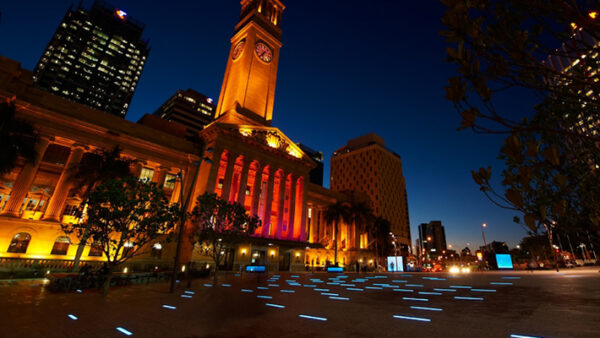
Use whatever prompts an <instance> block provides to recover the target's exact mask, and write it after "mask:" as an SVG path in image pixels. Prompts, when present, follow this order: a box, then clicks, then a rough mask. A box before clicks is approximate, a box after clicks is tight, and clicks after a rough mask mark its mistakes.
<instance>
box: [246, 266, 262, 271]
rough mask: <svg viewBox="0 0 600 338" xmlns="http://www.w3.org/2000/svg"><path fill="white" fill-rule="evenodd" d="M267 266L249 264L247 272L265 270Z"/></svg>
mask: <svg viewBox="0 0 600 338" xmlns="http://www.w3.org/2000/svg"><path fill="white" fill-rule="evenodd" d="M265 271H267V268H266V267H265V266H264V265H247V266H246V272H265Z"/></svg>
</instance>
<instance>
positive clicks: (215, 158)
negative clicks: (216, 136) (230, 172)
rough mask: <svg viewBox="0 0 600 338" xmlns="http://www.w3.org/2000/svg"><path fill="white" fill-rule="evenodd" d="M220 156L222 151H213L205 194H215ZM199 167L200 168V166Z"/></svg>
mask: <svg viewBox="0 0 600 338" xmlns="http://www.w3.org/2000/svg"><path fill="white" fill-rule="evenodd" d="M221 155H223V149H218V150H217V149H215V152H214V153H213V155H212V163H211V165H210V171H209V172H208V178H207V180H206V192H208V193H214V192H215V185H216V184H217V174H218V173H219V165H221ZM201 160H202V159H201ZM200 166H202V164H201V165H200Z"/></svg>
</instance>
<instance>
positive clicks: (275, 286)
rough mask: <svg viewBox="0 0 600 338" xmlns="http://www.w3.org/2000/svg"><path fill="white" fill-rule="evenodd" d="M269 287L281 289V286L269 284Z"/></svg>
mask: <svg viewBox="0 0 600 338" xmlns="http://www.w3.org/2000/svg"><path fill="white" fill-rule="evenodd" d="M269 286H272V287H274V288H278V287H279V284H269Z"/></svg>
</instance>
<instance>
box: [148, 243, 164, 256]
mask: <svg viewBox="0 0 600 338" xmlns="http://www.w3.org/2000/svg"><path fill="white" fill-rule="evenodd" d="M161 256H162V244H160V243H154V245H153V246H152V251H151V252H150V257H154V258H160V257H161Z"/></svg>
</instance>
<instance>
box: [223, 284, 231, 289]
mask: <svg viewBox="0 0 600 338" xmlns="http://www.w3.org/2000/svg"><path fill="white" fill-rule="evenodd" d="M221 286H224V287H226V288H229V287H231V284H221Z"/></svg>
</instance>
